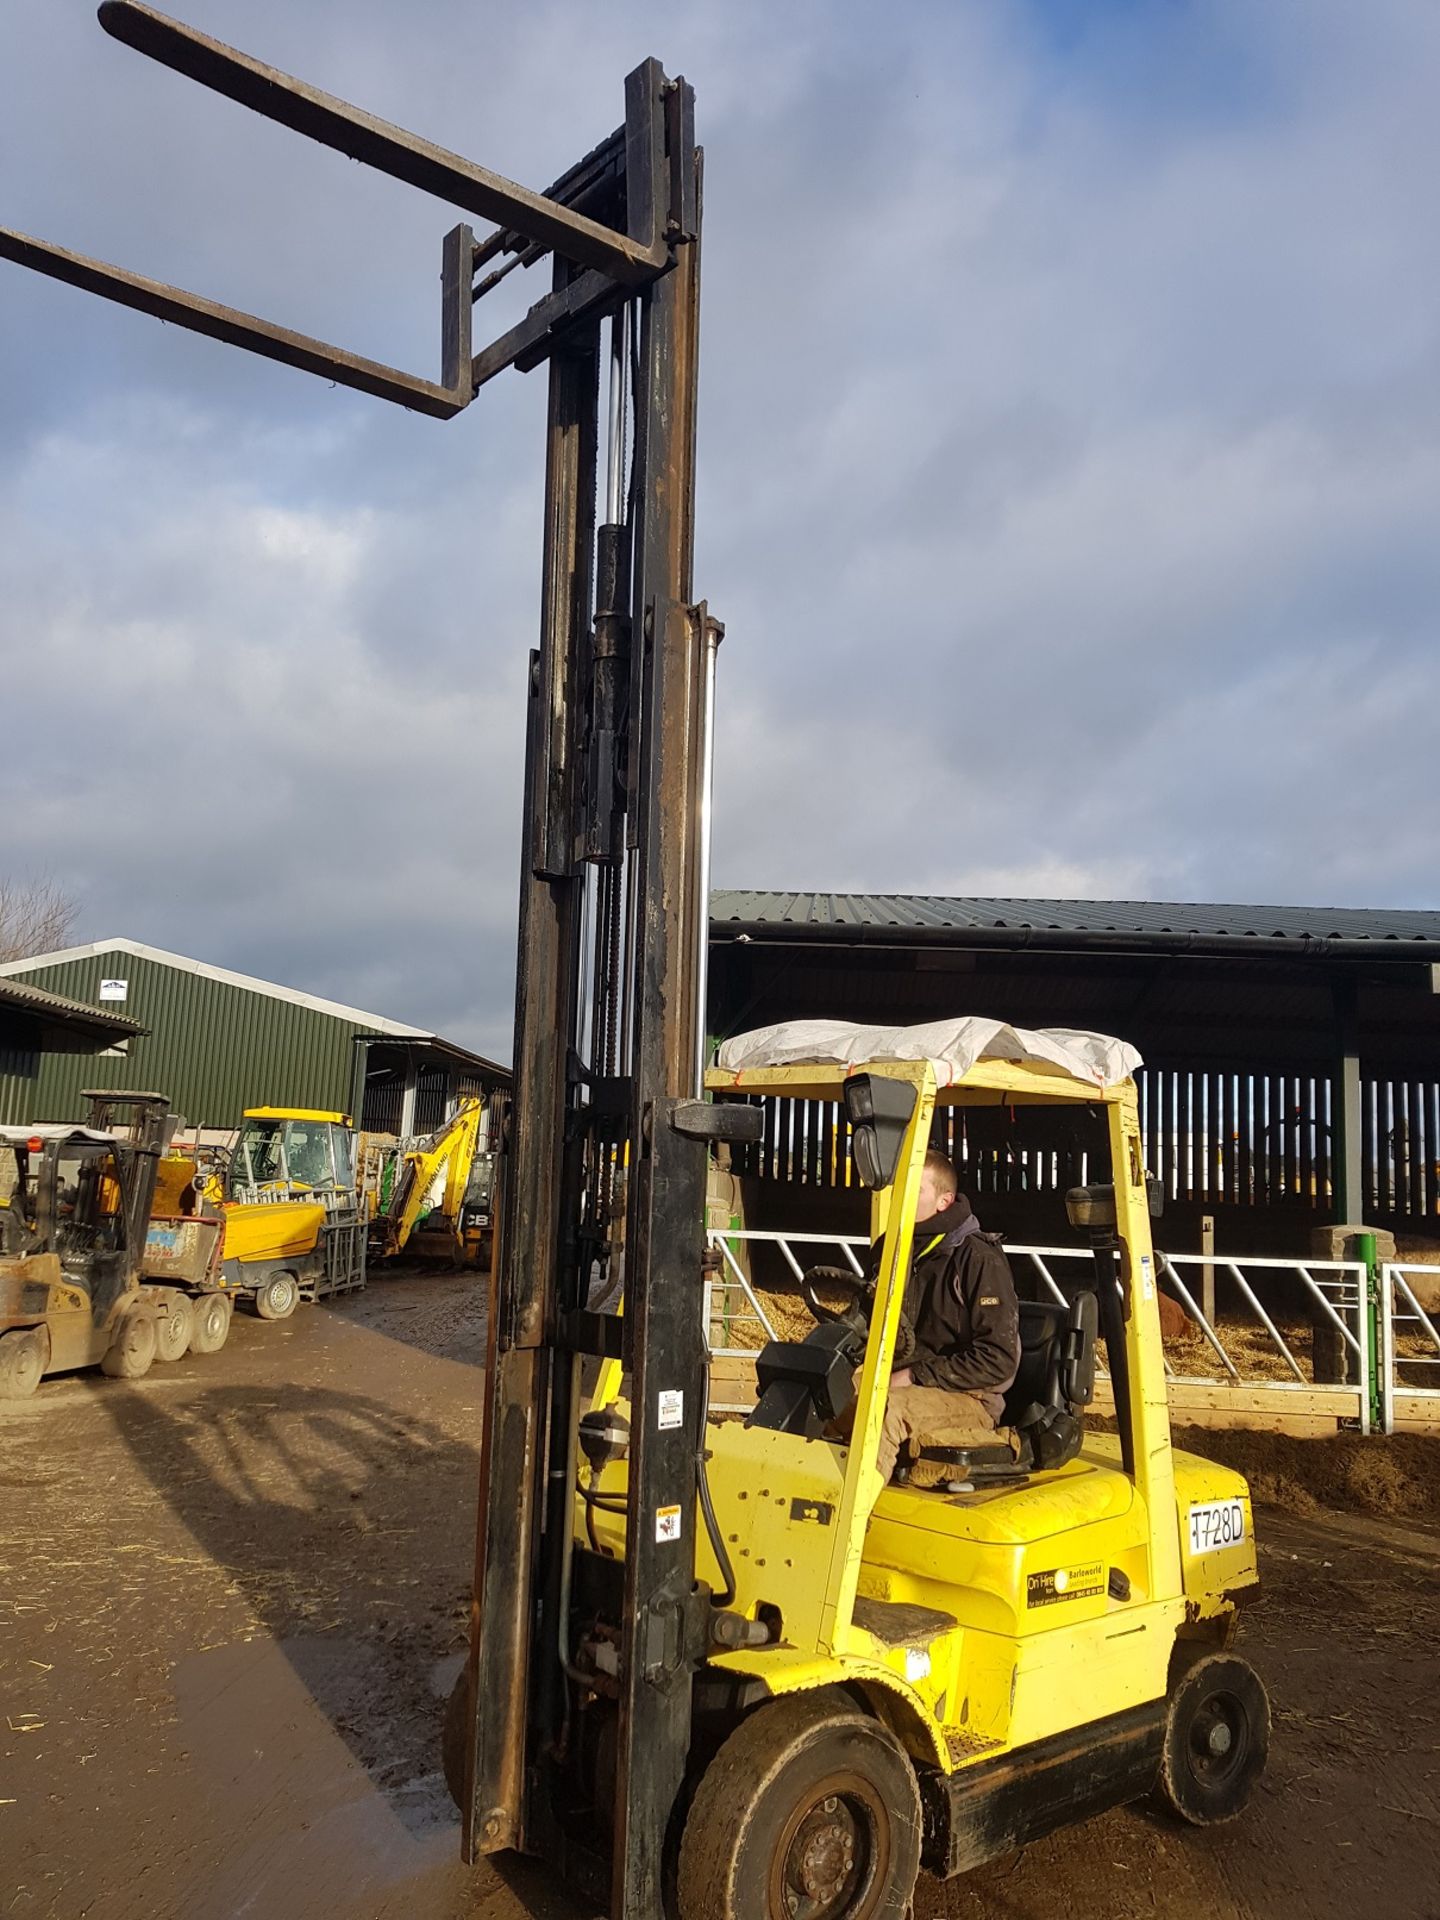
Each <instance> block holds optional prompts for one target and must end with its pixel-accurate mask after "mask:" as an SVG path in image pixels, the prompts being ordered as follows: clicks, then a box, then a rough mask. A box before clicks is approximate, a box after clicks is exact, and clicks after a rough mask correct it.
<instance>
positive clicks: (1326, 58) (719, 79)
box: [0, 0, 1440, 1052]
mask: <svg viewBox="0 0 1440 1920" xmlns="http://www.w3.org/2000/svg"><path fill="white" fill-rule="evenodd" d="M179 3H180V0H177V4H179ZM184 10H185V11H186V13H187V17H189V18H191V19H192V20H194V22H195V23H196V24H197V25H199V26H201V27H202V28H204V29H205V30H207V31H210V32H213V33H216V34H218V35H219V36H220V37H222V38H227V39H231V40H233V41H234V42H236V43H237V44H239V45H241V46H243V47H245V48H246V49H247V50H249V51H253V52H255V53H257V54H259V55H261V56H262V57H264V58H267V59H270V60H272V61H274V62H275V63H276V64H279V65H281V66H288V67H290V68H292V69H293V70H296V71H298V72H300V73H302V74H304V75H306V77H309V78H313V79H315V80H316V81H318V82H319V83H320V84H323V85H326V86H329V87H331V88H332V89H334V90H336V91H338V92H341V93H344V94H347V95H348V96H349V97H351V98H354V99H356V100H358V101H359V102H361V103H362V104H364V105H366V106H369V107H371V108H372V109H373V110H375V111H378V112H380V113H382V114H385V115H388V116H389V117H392V118H394V119H396V120H398V121H400V122H402V123H404V124H408V125H411V126H413V127H416V128H418V129H419V130H421V131H424V132H427V133H430V134H432V135H433V136H435V137H437V138H439V139H441V140H442V141H446V142H449V143H450V144H452V145H454V146H456V147H457V148H459V149H460V150H462V151H465V152H469V153H472V154H473V155H475V157H477V158H480V159H482V160H485V161H486V162H488V163H489V164H492V165H495V166H497V167H499V168H500V169H501V170H502V171H508V172H510V173H512V174H513V175H515V177H517V178H520V179H523V180H526V181H527V182H530V183H532V184H536V185H540V184H543V183H544V182H545V181H546V180H547V179H548V178H550V177H551V176H552V175H553V174H554V173H555V172H556V171H557V170H558V169H559V168H561V167H562V166H563V165H565V164H566V163H567V162H568V161H569V160H570V159H572V158H573V157H574V156H575V155H576V154H577V153H578V152H579V151H580V150H582V149H583V148H584V147H585V146H588V145H589V144H590V143H591V142H592V141H593V140H594V139H595V138H597V137H599V136H600V135H602V134H603V133H604V132H605V131H606V130H607V129H608V127H609V126H611V125H612V124H614V122H615V121H616V119H617V118H618V116H619V112H620V106H621V88H620V82H621V79H622V77H623V74H624V72H625V71H626V69H627V68H628V67H629V66H631V65H633V64H634V62H635V61H636V60H637V59H639V58H640V57H642V56H643V55H644V54H646V53H650V52H654V53H656V54H658V55H660V56H661V57H662V58H663V59H664V60H665V61H666V62H667V64H668V65H669V66H670V67H671V68H672V70H674V69H684V70H685V71H686V72H687V73H688V75H689V77H690V78H691V79H692V80H693V81H694V82H695V84H696V87H697V91H698V96H699V115H700V125H701V131H702V136H703V138H704V140H705V144H706V149H707V181H706V210H707V234H706V256H705V265H704V278H705V311H704V322H703V333H704V351H703V356H702V359H703V368H702V383H701V385H702V421H701V443H700V444H701V465H700V499H699V521H698V526H699V549H700V550H699V560H698V566H697V585H698V588H699V590H700V591H701V592H702V593H705V594H707V595H708V596H709V598H710V599H711V601H712V603H713V604H714V605H715V607H716V610H717V611H718V612H720V613H721V614H722V616H723V617H725V618H726V620H727V622H728V624H729V638H728V639H727V641H726V644H725V647H724V649H723V651H722V654H721V691H720V712H719V759H718V769H717V780H718V787H717V846H716V857H715V877H716V880H717V883H718V884H722V885H739V886H765V885H781V886H783V885H794V886H799V887H804V888H808V887H832V888H844V887H856V888H865V889H874V890H900V889H907V888H914V889H920V890H933V891H944V890H947V889H954V890H957V891H965V890H974V891H981V892H995V893H1007V892H1010V893H1023V892H1025V891H1035V892H1067V891H1068V892H1074V893H1087V892H1088V893H1095V894H1105V893H1119V894H1144V893H1150V894H1153V895H1155V896H1157V897H1164V896H1166V895H1184V894H1190V895H1192V896H1199V897H1204V896H1205V895H1210V896H1212V897H1220V898H1244V897H1247V896H1248V897H1250V898H1265V897H1274V898H1279V899H1294V900H1308V899H1315V898H1320V897H1324V896H1328V897H1329V899H1330V900H1331V901H1332V902H1334V903H1336V904H1343V903H1344V902H1345V901H1347V900H1350V901H1357V902H1363V901H1373V902H1375V903H1383V902H1384V901H1386V900H1388V901H1391V902H1394V903H1397V904H1399V903H1407V902H1420V901H1423V900H1425V899H1427V898H1433V877H1432V876H1433V863H1432V854H1431V851H1430V849H1431V847H1432V846H1433V842H1434V829H1435V827H1436V824H1437V821H1436V808H1435V806H1434V803H1433V802H1432V800H1431V798H1430V782H1429V781H1428V779H1427V777H1426V765H1427V761H1426V749H1427V747H1428V742H1426V741H1425V739H1424V725H1425V722H1424V716H1425V715H1426V714H1427V713H1428V712H1430V711H1433V709H1434V706H1435V696H1436V693H1437V690H1440V689H1437V681H1440V673H1437V669H1436V667H1435V664H1434V657H1433V634H1434V628H1435V623H1436V613H1437V607H1440V578H1437V566H1440V563H1437V561H1436V558H1435V542H1434V539H1433V530H1432V521H1433V514H1434V504H1435V499H1436V497H1437V483H1440V445H1437V440H1440V430H1437V424H1436V421H1437V408H1436V400H1437V397H1440V347H1437V341H1440V271H1437V265H1436V260H1435V256H1434V249H1433V243H1432V237H1431V231H1430V228H1431V221H1430V215H1429V208H1428V201H1427V199H1426V197H1425V195H1424V193H1423V191H1419V190H1417V183H1418V182H1420V181H1423V180H1428V179H1430V178H1433V177H1434V174H1435V172H1436V163H1437V161H1440V151H1437V148H1440V130H1437V123H1436V120H1435V116H1434V114H1433V110H1432V102H1433V96H1434V89H1435V82H1436V78H1437V75H1440V24H1437V19H1436V16H1435V15H1434V13H1433V11H1432V10H1431V9H1430V8H1429V7H1428V6H1426V5H1424V4H1422V0H1375V4H1373V5H1371V6H1367V7H1366V8H1365V9H1363V10H1362V9H1355V8H1353V6H1351V5H1349V4H1347V3H1346V0H1313V4H1310V5H1308V6H1307V7H1306V8H1305V10H1304V15H1303V19H1304V31H1303V33H1302V32H1298V31H1296V30H1295V22H1296V17H1297V16H1296V14H1295V12H1294V10H1292V9H1289V8H1283V7H1282V8H1275V9H1258V8H1255V7H1253V6H1252V5H1250V4H1248V0H1207V3H1206V4H1197V5H1195V6H1193V7H1187V8H1179V9H1164V10H1157V9H1145V8H1139V9H1080V10H1078V11H1077V10H1073V9H1072V10H1071V13H1070V15H1069V25H1068V26H1066V27H1065V28H1064V30H1063V31H1062V30H1061V29H1060V28H1058V27H1057V25H1056V21H1057V19H1058V18H1059V14H1058V12H1057V10H1056V9H1054V8H1051V7H1048V6H1039V5H1035V6H1031V5H1027V4H1021V3H1020V0H1015V3H1014V4H1010V5H1002V6H997V7H994V8H986V9H977V8H956V7H954V6H951V5H942V4H938V0H935V3H934V4H924V5H915V6H913V7H909V8H905V9H891V10H889V12H888V13H886V15H885V16H884V19H883V22H881V21H880V20H879V19H878V18H877V14H876V11H875V10H874V9H873V8H870V7H867V6H863V5H861V4H859V3H858V0H856V3H855V4H850V5H843V6H833V7H824V8H822V7H818V6H816V7H811V6H803V5H802V6H796V7H788V8H777V7H774V6H768V7H767V6H761V5H760V4H758V0H742V3H741V4H737V5H734V6H726V7H724V8H718V7H713V6H710V7H701V6H699V5H693V6H692V5H682V6H674V5H661V4H659V3H658V0H655V4H649V3H648V0H647V3H646V4H641V3H640V0H632V3H631V4H629V5H620V6H616V7H613V8H604V9H601V8H594V7H589V6H585V5H583V4H580V0H547V3H546V4H539V5H534V6H530V7H526V8H514V9H512V8H505V9H502V8H479V7H472V6H469V5H465V6H461V5H459V4H458V3H457V0H413V3H412V4H411V5H410V6H408V7H407V8H405V9H403V10H401V9H397V8H395V7H394V6H393V5H390V4H388V0H386V3H385V4H382V0H351V4H347V5H344V6H341V5H339V4H330V3H329V0H323V3H321V4H313V5H307V6H306V7H304V8H303V9H302V8H296V7H295V6H293V4H289V0H188V6H186V7H185V9H184ZM0 178H3V179H4V181H5V183H6V184H5V189H4V195H3V205H0V218H4V219H6V220H7V221H10V222H11V223H12V224H18V225H21V226H28V227H30V228H32V229H33V230H37V231H39V232H42V233H44V234H46V235H47V236H48V237H51V238H55V239H58V240H60V241H62V242H65V243H67V244H71V245H74V246H78V247H81V248H82V249H87V250H90V251H93V252H97V253H100V254H101V255H104V256H107V257H111V258H118V259H123V260H126V261H128V262H130V263H132V264H136V265H139V266H142V267H143V268H145V269H146V270H149V271H152V272H156V273H161V274H169V275H172V276H173V277H175V278H176V279H178V280H179V281H181V282H182V283H183V284H187V285H191V286H194V287H196V288H198V289H200V290H202V291H206V292H210V293H213V294H216V295H219V296H220V297H224V298H229V299H233V300H235V301H237V302H239V303H241V304H245V305H250V306H253V307H254V308H256V309H257V310H259V311H262V312H266V313H271V314H274V315H275V316H277V317H281V318H285V319H287V320H289V321H290V322H291V323H292V324H295V325H298V326H302V327H308V328H311V329H313V330H314V331H317V332H319V333H321V334H323V335H328V336H331V337H335V338H339V339H343V340H345V341H346V342H348V343H350V344H354V345H356V346H358V347H361V348H362V349H363V350H366V351H369V352H372V353H375V354H378V355H380V356H382V357H387V358H392V359H394V360H396V361H397V362H399V363H401V364H405V365H411V366H414V367H416V368H417V369H420V370H425V369H427V368H428V367H430V366H431V365H432V364H433V361H434V354H435V337H434V336H435V327H436V315H435V312H434V306H435V294H434V287H435V271H436V262H437V258H438V244H439V239H440V236H441V234H442V233H443V231H444V229H445V228H446V227H447V226H448V225H450V224H451V223H452V220H453V218H454V216H453V215H452V214H451V213H450V211H449V210H448V209H446V208H445V207H443V206H441V205H440V204H439V203H438V202H430V201H427V200H424V199H422V198H420V197H419V196H416V195H413V194H410V193H409V192H407V191H406V190H404V189H402V188H399V187H397V186H394V185H393V184H392V183H388V182H385V181H383V180H380V179H378V178H376V177H375V176H372V175H369V174H367V173H366V172H364V171H363V170H361V169H357V168H354V167H352V166H350V165H349V163H347V162H344V161H343V160H341V159H340V158H339V157H338V156H334V155H329V154H324V153H319V152H316V151H313V150H310V149H308V148H307V147H306V145H305V143H303V142H301V141H299V140H297V139H295V138H294V136H291V135H289V134H286V133H285V132H284V131H283V130H280V129H274V128H269V127H266V126H264V125H263V124H262V123H260V122H258V121H255V120H254V119H253V118H252V117H251V116H248V115H245V114H243V113H241V112H240V111H239V110H237V109H235V108H233V107H231V106H229V105H228V103H224V102H221V101H218V100H216V99H214V98H213V97H211V96H208V95H206V94H204V93H203V92H201V91H200V90H198V89H195V88H192V87H189V86H187V84H186V83H184V82H181V81H180V80H178V79H177V78H176V77H175V76H173V75H171V74H169V73H166V72H163V71H161V70H159V69H155V68H151V67H150V66H149V65H148V63H146V62H143V61H141V60H138V59H136V58H135V56H133V55H131V54H129V53H128V52H126V51H125V50H123V49H120V48H118V47H116V46H114V45H113V44H112V43H111V42H109V41H108V40H107V39H106V38H105V36H103V35H102V34H100V33H99V31H98V29H96V28H95V26H94V24H93V18H92V15H91V11H90V8H89V5H88V0H87V4H84V5H74V6H72V5H70V4H69V3H68V0H67V3H66V4H64V5H56V4H55V3H54V0H11V5H10V6H9V7H8V8H7V9H6V18H5V20H4V22H3V25H0ZM0 275H3V280H0V287H3V298H0V366H3V367H4V368H5V372H4V374H3V375H0V593H3V601H0V609H3V610H0V651H3V652H4V654H5V656H6V676H7V677H6V680H5V683H4V692H3V696H0V697H3V698H4V700H5V712H6V713H7V714H14V713H16V712H19V713H21V714H23V716H24V717H23V721H22V724H21V727H20V728H19V730H18V732H19V738H18V739H16V738H15V737H14V734H13V733H11V734H10V735H9V736H7V748H6V757H5V760H4V761H3V763H0V791H3V792H5V793H6V795H7V797H8V798H9V799H10V801H11V803H12V813H13V811H14V803H16V802H21V803H23V804H24V816H25V818H26V821H27V845H26V846H25V847H24V848H23V849H22V850H21V851H22V852H23V855H24V862H23V863H24V864H25V865H26V866H27V867H34V866H37V865H39V866H45V865H50V866H53V867H55V868H56V869H57V871H59V872H61V873H62V874H63V875H65V876H68V877H70V878H71V879H72V880H73V882H74V884H75V885H76V886H77V887H78V888H79V889H80V891H81V893H82V895H83V898H84V902H85V929H86V932H87V934H89V935H95V934H99V933H103V932H107V931H122V932H126V933H129V934H131V935H132V936H135V937H139V938H142V939H147V940H152V941H155V942H157V943H158V944H162V945H172V946H176V947H179V948H180V949H181V950H182V951H185V950H188V951H194V952H197V953H201V954H203V955H204V957H207V958H210V959H213V960H218V961H221V962H226V963H229V964H232V965H236V966H243V967H247V968H249V969H251V970H253V971H256V972H259V973H262V974H270V975H272V976H274V977H277V978H282V979H287V980H292V981H293V982H294V983H295V984H297V985H300V986H306V987H310V988H312V989H314V990H317V991H321V992H326V993H331V994H334V995H336V996H337V997H340V998H343V999H347V1000H351V1001H354V1002H356V1003H357V1004H360V1005H373V1006H375V1007H376V1008H377V1010H380V1011H384V1012H388V1013H392V1014H395V1015H397V1016H399V1017H402V1018H412V1019H415V1020H417V1021H422V1022H426V1023H433V1024H435V1025H437V1026H439V1027H441V1028H442V1029H445V1030H449V1031H453V1032H455V1033H456V1034H457V1036H458V1037H462V1038H465V1037H468V1038H470V1039H472V1040H474V1041H476V1043H477V1044H481V1045H484V1046H486V1047H488V1048H489V1049H491V1050H493V1051H497V1052H504V1051H505V1050H506V1048H507V1046H508V1024H509V1017H510V992H511V988H510V978H509V975H510V967H511V960H512V952H513V937H514V927H513V914H514V898H515V887H516V878H517V875H516V836H517V833H518V825H519V809H520V794H519V764H520V752H521V724H522V720H521V707H522V689H521V676H522V673H523V664H524V659H525V654H526V650H527V649H528V647H529V646H530V645H531V644H532V643H533V637H534V631H535V622H536V597H537V583H538V576H539V488H540V473H541V466H540V455H541V448H540V425H541V419H542V415H543V405H544V392H543V386H542V384H541V381H542V376H539V375H534V376H529V377H525V378H522V377H520V376H513V375H512V376H509V377H508V378H507V379H506V380H505V381H503V382H499V383H496V385H495V386H493V387H492V388H491V389H490V390H489V391H487V392H486V393H485V394H484V395H483V396H482V399H481V401H480V403H479V405H478V406H477V407H476V408H475V409H474V410H473V411H472V413H471V414H470V415H469V416H467V417H465V418H462V419H461V420H459V421H457V422H455V423H453V424H451V425H449V426H447V427H437V426H436V425H435V424H434V423H431V422H427V421H421V420H416V419H413V418H409V417H405V416H400V415H397V414H394V413H393V412H391V411H390V410H388V409H385V408H383V407H381V406H379V405H378V404H376V403H372V402H370V401H368V400H366V399H364V398H363V397H360V396H355V395H350V394H346V393H343V392H339V391H332V390H329V389H327V388H325V387H323V386H321V385H320V384H319V383H317V382H313V381H308V380H306V379H305V378H303V377H302V376H300V375H296V374H292V373H290V372H288V371H287V370H284V369H277V368H273V367H269V366H267V365H265V364H263V363H260V362H254V361H250V360H248V359H246V358H245V357H244V356H241V355H238V354H233V353H227V352H225V351H224V350H222V349H220V348H219V347H217V346H215V345H213V344H212V343H210V342H206V341H200V340H195V339H191V338H189V337H187V336H184V335H182V334H180V333H178V332H177V331H176V330H174V329H164V328H161V327H159V326H157V325H156V324H155V323H153V322H150V321H145V320H142V319H140V318H139V317H137V316H130V315H126V314H122V313H119V312H117V311H115V310H113V309H108V308H105V307H103V306H102V305H101V304H100V303H98V302H94V301H87V300H86V299H85V298H84V297H82V296H80V295H77V294H74V293H72V292H70V291H69V290H68V289H60V288H54V287H50V286H47V285H43V284H42V283H40V282H38V281H32V280H31V279H30V278H29V277H28V276H24V275H21V274H19V273H18V272H16V271H15V270H13V269H10V268H8V267H0ZM529 278H530V280H531V282H532V284H527V285H524V286H522V287H521V288H520V289H519V290H518V293H517V295H516V296H515V297H516V298H517V299H518V300H520V301H521V302H523V301H525V300H529V299H533V298H535V297H536V295H537V294H538V292H539V291H541V289H540V288H539V287H538V286H536V285H534V284H533V279H534V276H530V277H529ZM482 311H483V310H482ZM17 663H18V664H17ZM1337 769H1343V770H1344V771H1343V776H1341V775H1337ZM317 811H318V813H319V815H320V818H321V820H322V822H323V831H322V834H321V836H320V841H319V851H318V852H317V843H316V841H315V839H313V838H310V837H308V828H309V826H310V824H311V822H312V821H313V820H314V818H315V816H316V813H317ZM302 827H303V828H305V829H307V833H306V834H304V835H302V833H301V831H300V828H302Z"/></svg>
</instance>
